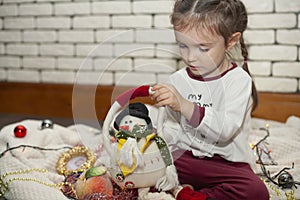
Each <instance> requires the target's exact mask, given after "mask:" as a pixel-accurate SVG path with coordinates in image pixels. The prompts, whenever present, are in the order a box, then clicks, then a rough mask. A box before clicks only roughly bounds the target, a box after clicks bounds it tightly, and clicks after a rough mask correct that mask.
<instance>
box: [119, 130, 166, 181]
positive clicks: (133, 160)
mask: <svg viewBox="0 0 300 200" xmlns="http://www.w3.org/2000/svg"><path fill="white" fill-rule="evenodd" d="M115 138H116V139H117V141H118V147H117V148H118V151H117V161H118V165H119V167H120V170H121V171H122V173H123V175H124V177H125V176H127V175H128V174H131V173H132V172H133V171H134V170H135V169H136V168H137V167H138V165H139V163H141V162H142V154H143V153H144V152H145V150H146V149H147V147H148V146H149V145H150V144H151V143H152V142H153V141H154V142H155V143H156V145H157V147H158V149H159V151H160V154H161V156H162V158H163V161H164V163H165V165H166V166H170V165H172V158H171V154H170V151H169V149H168V146H167V143H166V142H165V140H164V139H163V138H162V137H160V136H159V135H157V134H156V133H155V132H153V130H149V129H147V127H146V126H142V125H135V126H134V127H133V130H132V131H128V130H120V131H118V132H117V133H116V134H115ZM141 138H145V139H146V141H145V143H144V145H143V146H142V148H141V149H138V146H137V142H138V141H139V140H140V139H141ZM122 152H124V153H122ZM120 155H121V156H120Z"/></svg>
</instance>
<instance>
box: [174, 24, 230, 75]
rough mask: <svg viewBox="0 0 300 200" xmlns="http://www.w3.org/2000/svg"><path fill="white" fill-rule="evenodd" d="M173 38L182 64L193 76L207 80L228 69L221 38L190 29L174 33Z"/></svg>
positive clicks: (228, 64) (223, 43)
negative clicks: (199, 76) (177, 46)
mask: <svg viewBox="0 0 300 200" xmlns="http://www.w3.org/2000/svg"><path fill="white" fill-rule="evenodd" d="M175 38H176V40H177V42H178V45H179V50H180V54H181V56H182V59H183V62H184V63H185V64H186V65H187V67H189V68H190V70H191V72H192V73H193V74H195V75H201V76H203V77H206V78H208V77H212V76H216V75H219V74H220V73H222V72H224V71H226V70H227V69H229V68H230V66H231V65H230V63H229V61H228V60H227V59H226V50H227V48H226V46H225V42H224V38H223V37H222V36H219V35H217V34H213V35H212V34H211V33H209V32H206V31H201V32H200V31H197V30H196V29H195V28H192V29H190V30H188V31H180V32H179V31H175Z"/></svg>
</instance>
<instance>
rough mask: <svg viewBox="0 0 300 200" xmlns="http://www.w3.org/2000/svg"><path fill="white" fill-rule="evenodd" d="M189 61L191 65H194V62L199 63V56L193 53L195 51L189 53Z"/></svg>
mask: <svg viewBox="0 0 300 200" xmlns="http://www.w3.org/2000/svg"><path fill="white" fill-rule="evenodd" d="M187 61H188V62H189V63H193V62H195V61H197V55H196V54H195V52H193V51H189V52H188V56H187Z"/></svg>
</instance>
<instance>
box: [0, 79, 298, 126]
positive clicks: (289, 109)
mask: <svg viewBox="0 0 300 200" xmlns="http://www.w3.org/2000/svg"><path fill="white" fill-rule="evenodd" d="M0 88H1V90H0V102H1V103H0V114H1V115H0V118H1V119H2V121H5V120H9V119H10V120H12V118H13V116H16V117H18V116H19V117H20V116H21V117H23V118H24V117H25V118H26V116H32V117H37V118H57V119H61V121H63V122H64V123H67V122H69V123H70V122H73V121H72V119H74V118H76V119H81V120H91V119H97V120H99V121H103V120H104V119H105V116H106V113H107V111H108V110H109V108H110V106H111V104H112V102H113V101H114V99H115V98H116V96H117V95H119V94H121V93H122V92H123V91H126V90H127V89H129V88H128V87H114V86H98V87H95V86H76V87H75V88H74V86H73V85H65V84H35V83H11V82H0ZM135 101H142V102H145V103H153V102H152V101H151V100H150V99H149V98H143V99H141V98H140V99H136V100H135ZM290 115H295V116H299V117H300V94H285V93H259V105H258V108H257V109H256V110H255V112H254V113H253V116H254V117H259V118H264V119H271V120H276V121H281V122H284V121H285V120H286V119H287V117H289V116H290ZM9 116H10V118H9ZM5 118H6V119H5ZM0 125H1V123H0Z"/></svg>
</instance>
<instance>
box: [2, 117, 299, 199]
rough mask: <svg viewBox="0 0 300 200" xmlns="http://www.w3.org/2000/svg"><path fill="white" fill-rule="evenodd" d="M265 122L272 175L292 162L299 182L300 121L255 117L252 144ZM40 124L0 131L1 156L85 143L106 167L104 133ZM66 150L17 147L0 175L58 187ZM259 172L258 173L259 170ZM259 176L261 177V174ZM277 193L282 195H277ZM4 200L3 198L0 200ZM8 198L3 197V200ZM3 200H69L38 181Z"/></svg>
mask: <svg viewBox="0 0 300 200" xmlns="http://www.w3.org/2000/svg"><path fill="white" fill-rule="evenodd" d="M266 123H269V124H270V129H269V130H270V137H269V138H268V139H267V141H268V143H269V147H270V149H272V153H271V156H272V158H273V159H274V160H275V161H276V162H277V163H278V165H276V166H272V167H267V169H268V170H269V171H270V172H271V174H274V173H276V172H278V171H280V170H281V169H282V168H283V167H290V166H291V163H292V162H294V164H295V165H294V169H292V170H289V172H290V173H291V174H292V175H293V177H294V180H295V181H300V119H299V118H296V117H290V118H289V119H288V120H287V122H286V123H278V122H274V121H267V120H262V119H253V134H252V137H251V140H252V141H250V142H255V141H257V140H259V139H260V138H261V137H263V135H264V132H263V131H261V130H258V128H261V127H264V126H265V124H266ZM17 125H23V126H25V127H26V128H27V135H26V136H25V137H24V138H16V137H15V136H14V133H13V129H14V128H15V126H17ZM40 126H41V121H39V120H25V121H21V122H18V123H14V124H10V125H8V126H6V127H4V128H2V130H1V131H0V153H2V152H4V151H5V150H6V149H7V148H8V147H10V148H11V147H17V146H19V145H30V146H37V147H42V148H46V149H49V148H53V149H59V148H62V147H66V146H69V147H72V146H74V145H78V144H84V145H85V146H87V147H89V148H90V149H91V150H93V151H94V152H96V153H98V154H97V155H98V159H97V162H96V164H95V165H98V164H100V163H102V164H107V161H108V157H107V154H106V153H105V152H104V151H102V146H103V144H102V134H101V131H100V130H97V129H94V128H92V127H89V126H85V125H82V124H78V125H74V126H70V127H62V126H60V125H58V124H55V125H54V128H53V129H44V130H41V129H40ZM67 150H68V149H60V150H53V151H47V150H39V149H34V148H29V147H26V148H17V149H14V150H12V151H9V152H7V153H5V155H3V156H2V157H1V158H0V176H4V175H5V174H9V173H11V172H12V173H14V174H9V175H6V177H4V178H3V182H4V183H6V182H7V181H9V179H12V178H32V179H35V180H38V181H41V182H43V183H49V184H57V183H60V182H62V181H63V180H64V177H63V176H62V175H59V174H58V173H57V172H56V163H57V161H58V159H59V157H60V155H61V154H62V153H64V152H65V151H67ZM33 168H38V169H47V170H48V172H38V171H32V172H28V173H20V174H15V172H17V171H20V170H26V169H33ZM258 169H260V168H259V167H258ZM257 173H261V171H260V170H258V171H257ZM274 187H275V186H274V185H273V186H272V187H270V185H269V184H268V188H269V191H270V194H271V199H274V200H275V199H286V196H285V193H284V192H285V191H283V190H280V189H279V188H278V190H277V191H275V190H274ZM278 191H279V193H278ZM294 192H295V197H296V199H300V189H295V190H294ZM141 196H143V198H142V199H173V197H171V196H170V195H167V194H166V193H148V194H141ZM0 199H1V198H0ZM3 199H4V198H3ZM5 199H9V200H44V199H45V200H49V199H51V200H64V199H68V198H66V197H65V196H64V195H63V194H62V193H61V192H60V190H59V189H58V188H57V187H49V186H47V185H45V184H41V183H37V182H35V181H21V180H15V181H12V182H10V183H9V185H8V190H7V191H6V193H5Z"/></svg>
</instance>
